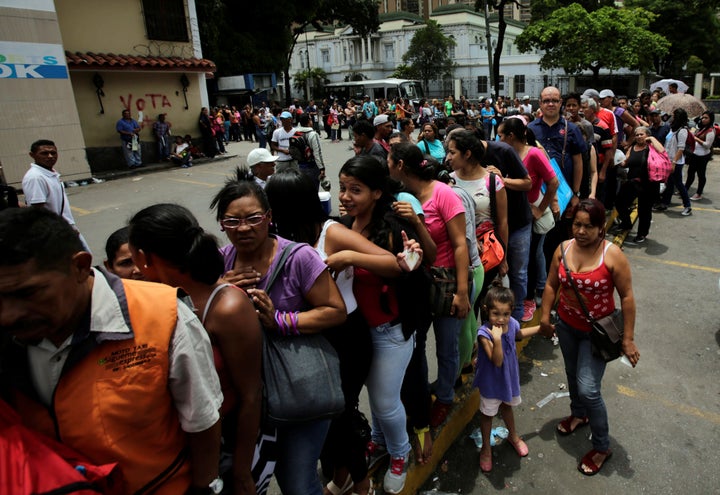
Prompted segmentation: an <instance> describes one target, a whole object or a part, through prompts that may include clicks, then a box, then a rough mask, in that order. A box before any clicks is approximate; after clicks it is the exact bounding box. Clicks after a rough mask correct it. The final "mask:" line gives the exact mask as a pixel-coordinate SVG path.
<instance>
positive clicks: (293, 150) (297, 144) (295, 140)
mask: <svg viewBox="0 0 720 495" xmlns="http://www.w3.org/2000/svg"><path fill="white" fill-rule="evenodd" d="M308 134H309V132H305V131H295V134H293V135H292V136H290V144H289V145H288V151H289V153H290V156H292V157H293V160H295V161H297V162H298V163H315V154H314V153H313V149H312V146H310V142H309V140H308Z"/></svg>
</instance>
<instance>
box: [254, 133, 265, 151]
mask: <svg viewBox="0 0 720 495" xmlns="http://www.w3.org/2000/svg"><path fill="white" fill-rule="evenodd" d="M255 137H256V138H257V142H258V148H266V147H267V137H265V133H264V132H263V131H262V129H255Z"/></svg>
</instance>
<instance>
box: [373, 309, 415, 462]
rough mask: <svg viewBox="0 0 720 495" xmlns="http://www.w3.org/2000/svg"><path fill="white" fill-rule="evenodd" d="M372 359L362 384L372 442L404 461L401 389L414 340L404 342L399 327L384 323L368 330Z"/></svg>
mask: <svg viewBox="0 0 720 495" xmlns="http://www.w3.org/2000/svg"><path fill="white" fill-rule="evenodd" d="M370 335H371V338H372V344H373V358H372V364H371V365H370V373H369V374H368V377H367V381H366V382H365V384H366V385H367V389H368V397H369V399H370V410H371V411H372V439H373V441H374V442H375V443H378V444H381V445H385V446H386V447H387V450H388V452H389V453H390V455H392V456H394V457H400V456H402V457H405V456H407V454H408V452H410V439H409V438H408V434H407V429H406V425H405V422H406V420H405V406H403V403H402V401H401V400H400V389H401V387H402V383H403V378H404V377H405V369H406V368H407V365H408V363H409V362H410V357H411V356H412V352H413V347H414V346H415V336H414V335H413V336H412V337H410V338H409V339H407V340H405V336H404V335H403V333H402V325H401V324H399V323H398V324H397V325H393V326H391V325H390V324H389V323H383V324H382V325H380V326H377V327H374V328H371V329H370Z"/></svg>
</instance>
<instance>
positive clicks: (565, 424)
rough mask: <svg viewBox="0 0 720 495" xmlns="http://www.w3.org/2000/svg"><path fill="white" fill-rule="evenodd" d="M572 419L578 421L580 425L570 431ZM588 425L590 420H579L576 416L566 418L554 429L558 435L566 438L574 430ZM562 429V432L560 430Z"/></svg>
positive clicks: (583, 418)
mask: <svg viewBox="0 0 720 495" xmlns="http://www.w3.org/2000/svg"><path fill="white" fill-rule="evenodd" d="M573 419H579V420H580V423H578V424H577V425H575V428H573V429H570V428H571V427H572V422H573ZM589 423H590V418H588V417H587V416H583V417H582V418H579V417H577V416H572V415H571V416H568V417H567V418H565V419H563V420H562V421H560V422H559V423H558V425H557V428H555V429H556V430H557V432H558V435H561V436H563V437H566V436H568V435H572V434H573V433H574V432H575V430H577V429H578V428H582V427H583V426H587V425H588V424H589ZM561 427H562V430H561V429H560V428H561Z"/></svg>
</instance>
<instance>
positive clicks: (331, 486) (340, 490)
mask: <svg viewBox="0 0 720 495" xmlns="http://www.w3.org/2000/svg"><path fill="white" fill-rule="evenodd" d="M352 487H353V480H352V476H351V475H349V474H348V477H347V479H346V480H345V484H344V485H343V486H342V487H339V486H337V485H336V484H335V481H334V480H330V483H328V484H327V485H325V488H327V490H328V491H329V492H330V493H332V495H345V494H346V493H347V492H349V491H350V489H351V488H352Z"/></svg>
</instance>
